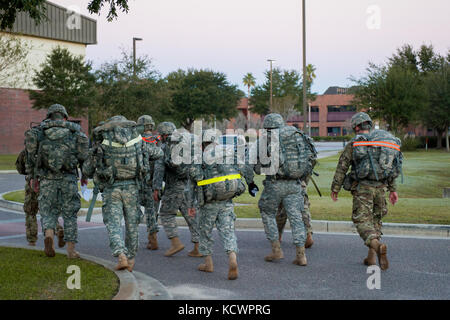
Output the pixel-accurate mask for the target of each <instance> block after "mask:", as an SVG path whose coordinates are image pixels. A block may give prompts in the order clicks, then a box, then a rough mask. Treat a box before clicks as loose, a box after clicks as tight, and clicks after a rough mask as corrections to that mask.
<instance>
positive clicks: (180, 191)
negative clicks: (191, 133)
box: [153, 122, 202, 257]
mask: <svg viewBox="0 0 450 320" xmlns="http://www.w3.org/2000/svg"><path fill="white" fill-rule="evenodd" d="M175 130H176V127H175V125H174V124H173V123H172V122H162V123H160V124H159V125H158V133H159V134H160V135H161V141H162V143H163V145H162V148H163V150H164V157H163V158H161V159H159V160H157V161H156V162H155V171H154V173H153V175H154V176H153V190H154V191H153V200H154V201H155V202H157V201H160V200H161V209H160V219H161V223H162V225H163V227H164V231H165V232H166V234H167V237H168V238H169V239H170V242H171V247H170V248H169V250H167V251H166V252H165V253H164V255H165V256H166V257H169V256H172V255H174V254H175V253H177V252H179V251H181V250H183V249H184V245H183V243H181V241H180V238H179V237H178V231H177V221H176V215H177V212H178V210H179V211H180V212H181V214H182V215H183V217H184V219H185V220H186V222H187V224H188V226H189V231H190V232H191V242H192V243H194V249H193V250H192V251H190V252H189V253H188V255H189V256H191V257H202V255H201V254H200V252H199V251H198V241H199V233H198V222H197V220H196V219H194V218H191V217H190V216H189V214H188V209H189V205H188V203H187V199H186V195H185V189H186V188H187V187H189V184H190V183H191V181H190V180H189V179H188V176H183V177H180V176H178V175H177V173H176V172H175V171H174V170H172V168H170V167H169V166H168V165H167V163H166V161H167V159H168V157H169V153H170V151H169V146H168V144H169V143H170V141H169V140H170V136H171V135H172V133H173V132H174V131H175ZM163 182H165V187H164V193H163V194H162V192H163V190H162V189H163ZM192 188H193V186H192ZM161 195H162V197H161Z"/></svg>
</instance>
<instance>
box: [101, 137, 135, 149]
mask: <svg viewBox="0 0 450 320" xmlns="http://www.w3.org/2000/svg"><path fill="white" fill-rule="evenodd" d="M141 140H142V137H141V135H139V137H137V138H134V139H133V140H130V141H128V142H127V143H125V144H121V143H117V142H111V146H112V147H115V148H126V147H130V146H133V145H135V144H136V143H138V142H139V141H141ZM102 144H104V145H107V146H109V145H110V144H109V141H108V140H106V139H105V140H103V141H102Z"/></svg>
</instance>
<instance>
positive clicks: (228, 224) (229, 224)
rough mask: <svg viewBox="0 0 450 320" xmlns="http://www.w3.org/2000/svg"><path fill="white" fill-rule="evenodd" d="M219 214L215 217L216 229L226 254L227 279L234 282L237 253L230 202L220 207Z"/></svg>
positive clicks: (234, 218) (233, 217) (236, 275)
mask: <svg viewBox="0 0 450 320" xmlns="http://www.w3.org/2000/svg"><path fill="white" fill-rule="evenodd" d="M219 208H220V212H219V214H218V215H217V220H216V227H217V231H218V232H219V236H220V238H221V239H222V243H223V247H224V249H225V252H226V253H227V254H228V264H229V266H228V279H229V280H235V279H237V277H238V264H237V257H236V254H237V253H238V247H237V239H236V234H235V232H234V223H235V220H236V215H235V214H234V205H233V202H232V201H231V200H229V201H225V202H223V203H221V205H220V207H219Z"/></svg>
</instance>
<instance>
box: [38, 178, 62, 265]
mask: <svg viewBox="0 0 450 320" xmlns="http://www.w3.org/2000/svg"><path fill="white" fill-rule="evenodd" d="M58 188H59V185H58V181H55V180H47V179H42V180H41V181H40V182H39V196H38V202H39V213H40V215H41V226H42V232H43V233H44V235H45V238H44V245H45V248H44V252H45V254H46V255H47V256H48V257H54V256H55V245H54V239H53V237H54V235H55V228H56V223H57V221H58V216H59V210H58V209H57V208H58Z"/></svg>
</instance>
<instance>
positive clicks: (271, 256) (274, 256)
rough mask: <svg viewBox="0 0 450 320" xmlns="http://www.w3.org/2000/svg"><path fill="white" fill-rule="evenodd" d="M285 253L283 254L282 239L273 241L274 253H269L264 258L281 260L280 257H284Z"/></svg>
mask: <svg viewBox="0 0 450 320" xmlns="http://www.w3.org/2000/svg"><path fill="white" fill-rule="evenodd" d="M283 258H284V255H283V251H282V250H281V247H280V241H273V242H272V253H271V254H269V255H268V256H266V257H265V258H264V260H266V261H275V260H279V259H283Z"/></svg>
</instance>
